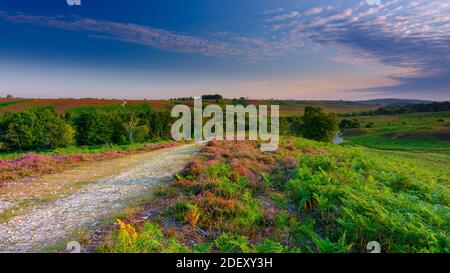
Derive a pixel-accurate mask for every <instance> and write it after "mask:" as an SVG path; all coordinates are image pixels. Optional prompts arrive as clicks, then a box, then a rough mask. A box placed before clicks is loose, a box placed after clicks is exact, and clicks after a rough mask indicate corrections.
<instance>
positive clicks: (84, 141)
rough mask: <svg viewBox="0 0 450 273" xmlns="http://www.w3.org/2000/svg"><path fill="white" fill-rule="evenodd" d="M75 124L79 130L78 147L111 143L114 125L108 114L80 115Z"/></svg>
mask: <svg viewBox="0 0 450 273" xmlns="http://www.w3.org/2000/svg"><path fill="white" fill-rule="evenodd" d="M73 123H74V125H75V128H76V130H77V136H76V138H77V143H78V145H98V144H106V143H111V140H112V139H111V138H112V124H111V120H110V119H109V117H108V115H107V114H106V113H102V112H100V111H86V112H82V113H81V114H80V115H78V116H77V117H76V118H75V119H74V120H73Z"/></svg>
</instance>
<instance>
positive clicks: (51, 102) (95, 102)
mask: <svg viewBox="0 0 450 273" xmlns="http://www.w3.org/2000/svg"><path fill="white" fill-rule="evenodd" d="M248 102H249V103H252V104H256V105H259V104H264V105H266V104H270V103H271V104H279V105H280V112H281V114H282V115H300V114H302V113H303V110H304V108H305V107H306V106H308V105H314V106H319V107H322V108H323V109H324V110H325V111H326V112H334V113H347V112H359V111H368V110H375V109H377V108H378V107H379V106H377V105H369V104H364V103H357V102H346V101H276V102H273V101H264V100H251V99H249V100H248ZM179 103H183V104H188V105H192V102H186V101H171V100H127V105H128V106H130V107H137V108H139V107H144V106H143V105H148V106H150V107H151V108H152V109H154V110H170V109H172V107H173V106H174V105H176V104H179ZM205 103H206V104H207V103H211V102H207V101H206V102H205ZM214 103H215V101H214ZM220 103H223V104H232V102H231V100H226V99H225V100H223V101H221V102H220ZM122 104H123V100H111V99H27V98H16V99H5V98H0V113H3V112H6V111H12V112H17V111H21V110H25V109H31V108H35V107H47V106H51V107H54V108H55V110H56V111H57V112H58V113H65V112H71V111H78V110H80V109H86V108H90V107H91V108H92V107H101V108H103V109H108V108H109V109H117V108H120V107H122Z"/></svg>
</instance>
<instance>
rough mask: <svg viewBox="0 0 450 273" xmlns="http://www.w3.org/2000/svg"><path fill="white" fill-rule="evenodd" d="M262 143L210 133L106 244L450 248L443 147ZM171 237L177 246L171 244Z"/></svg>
mask: <svg viewBox="0 0 450 273" xmlns="http://www.w3.org/2000/svg"><path fill="white" fill-rule="evenodd" d="M257 147H258V146H257V143H252V142H210V143H209V144H208V146H207V147H206V148H205V149H204V150H203V152H202V155H201V157H200V158H199V159H197V160H195V161H193V162H192V163H191V164H190V165H189V166H188V167H187V168H186V170H184V171H183V172H181V173H180V174H179V175H178V176H177V177H176V179H175V180H174V181H173V183H172V185H171V186H169V187H167V188H165V189H161V190H160V191H158V196H157V197H156V198H155V199H154V200H153V201H152V203H151V204H149V206H148V207H147V209H148V210H149V211H146V208H143V209H142V210H143V211H142V213H138V214H136V215H134V216H129V217H127V218H123V219H122V220H121V221H122V222H121V223H123V224H121V225H120V227H119V228H118V229H117V230H115V231H113V236H112V237H111V238H110V240H109V241H107V242H105V243H104V244H103V245H102V247H101V248H100V250H102V251H105V252H243V253H246V252H257V253H262V252H366V245H367V243H368V242H370V241H378V242H380V244H381V246H382V251H383V252H450V248H449V246H450V239H449V236H448V231H449V230H450V210H449V203H450V189H449V186H450V179H449V177H450V167H449V166H450V164H449V162H450V159H449V158H448V157H446V156H445V155H439V154H431V155H430V157H429V158H425V157H424V156H423V155H422V156H418V155H417V154H415V153H408V152H390V151H389V152H385V151H376V150H371V149H366V148H359V147H351V146H347V147H345V146H340V145H331V144H324V143H319V142H314V141H309V140H305V139H301V138H289V139H284V140H283V147H282V148H280V149H279V150H278V151H277V152H276V153H262V152H260V151H259V149H258V148H257ZM144 214H145V215H146V217H147V218H146V219H145V221H142V219H140V218H139V217H140V216H139V215H144ZM142 222H145V224H142ZM125 223H126V224H125ZM128 223H135V224H133V225H131V224H130V225H128ZM139 223H141V224H139ZM114 234H115V235H114ZM124 236H125V239H124ZM141 236H143V238H144V239H142V240H140V241H134V242H130V241H129V239H127V238H128V237H131V238H141ZM148 236H150V240H149V242H148V243H149V244H150V245H149V246H147V245H146V244H147V243H146V239H145V238H147V237H148ZM155 236H156V237H157V238H158V239H157V242H156V243H155V242H154V241H153V240H154V239H152V238H154V237H155ZM124 240H125V242H127V248H124V247H123V242H124ZM169 241H170V242H171V243H170V244H172V243H173V242H176V243H175V245H176V246H177V247H176V248H171V247H169V248H168V247H167V244H168V242H169ZM155 244H157V245H158V246H160V247H159V248H153V247H152V246H153V245H155Z"/></svg>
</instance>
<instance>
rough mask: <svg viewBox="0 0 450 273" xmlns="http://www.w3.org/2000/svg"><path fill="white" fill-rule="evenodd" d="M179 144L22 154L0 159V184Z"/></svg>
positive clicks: (167, 143)
mask: <svg viewBox="0 0 450 273" xmlns="http://www.w3.org/2000/svg"><path fill="white" fill-rule="evenodd" d="M179 144H181V143H178V142H166V143H159V144H157V143H155V144H145V145H141V146H140V147H135V148H132V149H128V150H109V151H104V152H100V153H70V154H62V153H61V154H54V155H45V154H36V153H29V154H24V155H21V156H19V157H18V158H14V159H3V160H0V185H1V184H2V183H6V182H12V181H18V180H23V179H30V178H36V177H39V176H43V175H47V174H52V173H57V172H60V171H62V170H64V169H67V168H69V167H71V166H74V165H75V164H79V163H81V162H87V161H98V160H108V159H114V158H118V157H122V156H125V155H128V154H131V153H136V152H145V151H153V150H157V149H164V148H170V147H174V146H176V145H179Z"/></svg>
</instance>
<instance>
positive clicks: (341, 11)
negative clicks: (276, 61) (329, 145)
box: [267, 0, 450, 93]
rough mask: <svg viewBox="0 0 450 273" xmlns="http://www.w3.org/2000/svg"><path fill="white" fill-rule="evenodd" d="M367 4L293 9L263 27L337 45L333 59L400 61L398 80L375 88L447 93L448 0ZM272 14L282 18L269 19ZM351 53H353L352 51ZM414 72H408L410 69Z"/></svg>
mask: <svg viewBox="0 0 450 273" xmlns="http://www.w3.org/2000/svg"><path fill="white" fill-rule="evenodd" d="M382 3H383V4H381V5H379V6H369V5H367V3H366V1H361V2H360V4H359V5H357V6H355V7H346V8H344V7H331V6H324V7H316V8H313V9H311V10H309V11H306V12H303V13H300V14H299V15H298V16H296V17H295V18H290V17H291V16H290V15H291V14H292V11H289V12H287V13H285V14H278V15H276V16H277V17H273V16H272V17H271V18H269V20H267V22H272V24H271V25H269V26H268V27H269V28H270V29H272V31H273V32H276V33H278V34H281V35H284V36H285V37H286V40H289V41H290V42H291V44H292V45H294V46H295V45H296V44H304V43H307V42H312V43H314V44H316V45H320V46H330V45H331V46H336V47H338V48H341V50H340V54H338V56H334V57H333V60H335V61H343V62H346V63H355V64H358V63H359V64H361V63H364V62H366V63H373V62H378V63H382V64H385V65H390V66H395V67H403V68H405V71H409V74H408V75H393V76H392V78H393V79H395V80H397V81H398V82H399V83H400V84H399V85H397V86H389V87H381V88H374V89H371V90H374V91H375V90H377V91H380V90H386V91H392V92H393V91H395V92H402V91H405V92H406V91H415V90H417V91H419V90H426V88H429V89H434V90H437V92H441V93H442V92H448V93H450V1H425V0H422V1H408V0H392V1H387V0H384V1H382ZM273 18H285V20H283V21H273ZM351 55H353V57H352V56H351ZM411 72H413V73H411Z"/></svg>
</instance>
